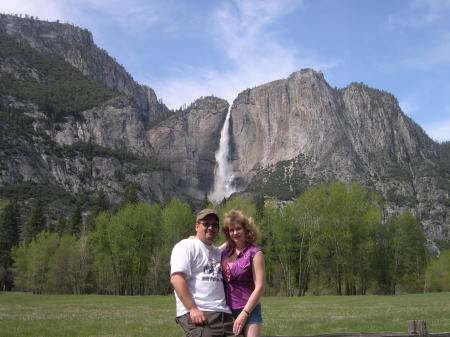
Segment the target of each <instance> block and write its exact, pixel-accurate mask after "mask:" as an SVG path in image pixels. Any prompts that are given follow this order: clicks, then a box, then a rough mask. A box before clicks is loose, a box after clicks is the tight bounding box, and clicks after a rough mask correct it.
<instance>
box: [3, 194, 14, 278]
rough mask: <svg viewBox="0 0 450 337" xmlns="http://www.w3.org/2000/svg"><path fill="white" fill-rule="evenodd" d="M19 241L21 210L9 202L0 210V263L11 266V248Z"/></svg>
mask: <svg viewBox="0 0 450 337" xmlns="http://www.w3.org/2000/svg"><path fill="white" fill-rule="evenodd" d="M18 243H19V210H18V207H17V206H16V205H15V204H13V203H11V202H9V201H8V202H7V203H6V204H5V205H4V206H3V207H2V208H1V210H0V265H1V266H3V268H4V269H8V268H9V267H10V266H11V263H12V261H11V254H10V253H11V248H12V247H13V246H16V245H17V244H18Z"/></svg>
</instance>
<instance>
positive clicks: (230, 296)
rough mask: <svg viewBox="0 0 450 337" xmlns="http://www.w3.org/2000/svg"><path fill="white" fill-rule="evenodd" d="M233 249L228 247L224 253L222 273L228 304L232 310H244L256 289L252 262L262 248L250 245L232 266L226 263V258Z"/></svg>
mask: <svg viewBox="0 0 450 337" xmlns="http://www.w3.org/2000/svg"><path fill="white" fill-rule="evenodd" d="M232 250H233V247H230V246H227V247H226V248H225V250H224V251H223V252H222V272H223V276H224V277H223V280H224V282H225V295H226V299H227V304H228V305H229V306H230V308H231V309H242V308H243V307H244V306H245V304H246V303H247V301H248V299H249V297H250V295H251V293H252V292H253V290H254V289H255V282H254V280H253V271H252V260H253V257H254V256H255V254H256V253H257V252H259V251H261V249H260V248H258V247H255V246H253V245H248V246H247V247H245V248H244V250H243V251H242V252H241V253H240V254H239V255H238V256H237V258H236V260H235V261H234V262H233V263H232V264H228V263H227V262H226V257H227V256H228V255H229V254H230V253H231V252H232Z"/></svg>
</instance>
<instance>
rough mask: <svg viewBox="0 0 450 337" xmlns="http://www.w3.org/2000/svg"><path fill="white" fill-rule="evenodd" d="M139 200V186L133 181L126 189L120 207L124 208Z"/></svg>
mask: <svg viewBox="0 0 450 337" xmlns="http://www.w3.org/2000/svg"><path fill="white" fill-rule="evenodd" d="M138 201H139V198H138V195H137V186H136V184H134V183H131V184H129V185H128V186H127V187H126V189H125V192H124V194H123V198H122V202H121V203H120V207H121V208H123V207H124V206H126V205H127V204H136V203H137V202H138Z"/></svg>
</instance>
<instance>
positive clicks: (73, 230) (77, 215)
mask: <svg viewBox="0 0 450 337" xmlns="http://www.w3.org/2000/svg"><path fill="white" fill-rule="evenodd" d="M82 224H83V217H82V215H81V201H80V200H77V202H76V203H75V206H74V208H73V209H72V213H71V214H70V218H69V223H68V226H69V231H70V234H73V235H79V234H80V232H81V225H82Z"/></svg>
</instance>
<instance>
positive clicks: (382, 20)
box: [0, 0, 450, 141]
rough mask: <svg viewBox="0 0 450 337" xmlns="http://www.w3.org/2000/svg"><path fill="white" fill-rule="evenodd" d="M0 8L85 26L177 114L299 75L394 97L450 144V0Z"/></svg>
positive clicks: (6, 3) (196, 0)
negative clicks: (211, 98) (308, 73)
mask: <svg viewBox="0 0 450 337" xmlns="http://www.w3.org/2000/svg"><path fill="white" fill-rule="evenodd" d="M0 12H3V13H9V14H15V13H21V14H25V13H26V14H29V15H33V16H38V17H39V18H40V19H48V20H56V19H59V20H60V21H61V22H70V23H73V24H75V25H77V26H80V27H83V28H87V29H89V30H90V31H91V32H92V33H93V35H94V40H95V42H96V43H97V45H98V46H99V47H101V48H103V49H105V50H107V51H108V53H109V54H110V55H111V56H113V57H114V58H116V59H117V61H118V62H119V63H121V64H122V65H124V67H125V68H126V69H127V70H128V72H129V73H130V74H131V75H132V76H133V77H134V78H135V79H136V80H137V81H138V82H139V83H142V84H146V85H148V86H150V87H152V88H153V89H155V91H156V94H157V95H158V97H160V98H162V99H163V101H164V102H165V103H166V104H167V105H168V106H169V107H171V108H178V107H179V106H181V105H182V104H183V103H186V104H189V103H191V102H192V101H193V100H195V99H196V98H198V97H200V96H206V95H211V94H214V95H215V96H218V97H223V98H225V99H227V100H228V101H229V102H230V103H231V102H232V101H233V99H234V98H235V97H236V96H237V94H238V93H239V92H240V91H242V90H244V89H246V88H251V87H254V86H257V85H260V84H264V83H266V82H269V81H272V80H277V79H281V78H285V77H287V76H289V74H291V73H292V72H294V71H297V70H300V69H301V68H306V67H309V68H313V69H315V70H320V71H322V72H323V73H324V76H325V79H326V80H327V81H328V83H329V84H330V85H331V86H334V87H338V88H341V87H345V86H347V85H348V84H349V83H351V82H364V83H365V84H367V85H369V86H371V87H374V88H377V89H382V90H386V91H388V92H391V93H392V94H394V95H395V96H396V97H397V98H398V100H399V102H400V105H401V107H402V109H403V111H404V112H405V113H406V114H407V115H408V116H410V117H411V118H412V119H413V120H414V121H416V122H417V123H418V124H419V125H421V126H422V127H423V128H424V129H425V131H426V132H427V133H428V135H429V136H430V137H432V138H433V139H435V140H437V141H448V140H450V100H449V99H448V98H449V97H450V76H449V75H450V0H395V1H393V0H271V1H269V0H240V1H238V0H184V1H181V0H178V1H175V0H127V1H126V0H122V1H119V0H109V1H106V0H104V1H103V0H2V1H1V2H0Z"/></svg>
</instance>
